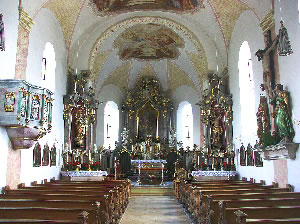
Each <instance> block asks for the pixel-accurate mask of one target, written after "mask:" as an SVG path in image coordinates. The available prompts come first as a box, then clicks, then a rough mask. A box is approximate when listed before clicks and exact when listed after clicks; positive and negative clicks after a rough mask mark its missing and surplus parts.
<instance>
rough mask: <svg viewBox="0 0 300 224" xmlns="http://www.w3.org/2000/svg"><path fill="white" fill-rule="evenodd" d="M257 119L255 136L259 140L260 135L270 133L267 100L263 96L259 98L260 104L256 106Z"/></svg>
mask: <svg viewBox="0 0 300 224" xmlns="http://www.w3.org/2000/svg"><path fill="white" fill-rule="evenodd" d="M256 118H257V136H258V138H259V139H261V137H262V134H264V133H267V132H268V131H270V119H269V113H268V104H267V98H266V97H265V96H260V103H259V106H258V111H257V113H256Z"/></svg>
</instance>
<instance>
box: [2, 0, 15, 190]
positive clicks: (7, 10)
mask: <svg viewBox="0 0 300 224" xmlns="http://www.w3.org/2000/svg"><path fill="white" fill-rule="evenodd" d="M0 13H2V14H3V18H2V20H3V22H4V29H5V48H6V49H5V51H0V79H13V78H14V76H15V65H16V52H17V38H18V24H19V20H18V1H17V0H1V4H0ZM0 143H1V147H0V189H1V188H2V187H4V186H5V185H6V176H7V158H8V147H9V145H10V142H9V138H8V136H7V133H6V129H5V128H4V127H0Z"/></svg>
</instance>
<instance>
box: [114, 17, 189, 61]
mask: <svg viewBox="0 0 300 224" xmlns="http://www.w3.org/2000/svg"><path fill="white" fill-rule="evenodd" d="M182 47H184V41H183V39H182V38H181V37H179V36H178V35H177V34H176V33H175V32H174V31H172V30H171V29H169V28H167V27H166V26H163V25H158V24H153V23H150V24H138V25H134V26H132V27H130V28H128V29H126V30H125V31H124V32H123V33H121V34H120V35H119V36H118V37H117V38H116V40H115V41H114V48H118V49H119V56H120V59H122V60H126V59H131V58H135V59H142V60H160V59H164V58H171V59H174V58H177V57H178V55H179V50H178V48H182Z"/></svg>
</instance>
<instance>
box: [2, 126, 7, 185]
mask: <svg viewBox="0 0 300 224" xmlns="http://www.w3.org/2000/svg"><path fill="white" fill-rule="evenodd" d="M0 142H1V147H0V171H1V172H0V189H2V187H4V186H5V185H6V173H7V156H8V144H9V138H8V136H7V133H6V129H5V128H4V127H0Z"/></svg>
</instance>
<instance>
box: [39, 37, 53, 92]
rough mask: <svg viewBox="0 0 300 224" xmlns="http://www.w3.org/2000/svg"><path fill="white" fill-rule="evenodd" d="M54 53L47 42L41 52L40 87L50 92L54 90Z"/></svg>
mask: <svg viewBox="0 0 300 224" xmlns="http://www.w3.org/2000/svg"><path fill="white" fill-rule="evenodd" d="M55 68H56V61H55V51H54V47H53V45H52V44H51V43H49V42H47V43H46V45H45V49H44V51H43V58H42V77H41V86H42V87H45V88H47V89H49V90H51V91H52V92H54V90H55Z"/></svg>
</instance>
